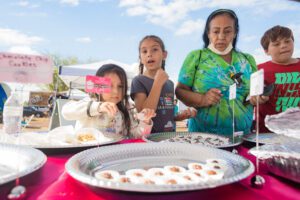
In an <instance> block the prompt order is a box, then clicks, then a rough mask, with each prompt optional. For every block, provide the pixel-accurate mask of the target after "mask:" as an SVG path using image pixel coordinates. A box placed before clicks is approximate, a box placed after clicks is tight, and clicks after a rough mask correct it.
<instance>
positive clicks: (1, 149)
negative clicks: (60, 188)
mask: <svg viewBox="0 0 300 200" xmlns="http://www.w3.org/2000/svg"><path fill="white" fill-rule="evenodd" d="M46 161H47V157H46V155H45V154H43V153H42V152H41V151H39V150H37V149H33V148H30V147H24V146H17V145H12V144H1V143H0V185H2V184H4V183H8V182H10V181H12V180H14V179H16V178H18V177H23V176H25V175H27V174H30V173H32V172H34V171H36V170H38V169H39V168H41V167H42V166H43V165H44V164H45V162H46Z"/></svg>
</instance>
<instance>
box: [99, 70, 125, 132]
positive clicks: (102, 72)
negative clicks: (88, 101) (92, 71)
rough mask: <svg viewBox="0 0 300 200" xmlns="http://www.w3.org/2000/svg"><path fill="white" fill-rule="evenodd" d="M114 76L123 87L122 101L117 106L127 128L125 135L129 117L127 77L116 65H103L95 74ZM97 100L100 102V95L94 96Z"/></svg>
mask: <svg viewBox="0 0 300 200" xmlns="http://www.w3.org/2000/svg"><path fill="white" fill-rule="evenodd" d="M111 73H113V74H116V75H117V76H118V77H119V79H120V80H121V84H122V86H123V90H122V97H123V98H122V100H121V101H120V102H119V103H118V104H117V107H118V109H119V110H120V111H121V112H122V113H123V115H124V122H125V126H126V128H127V134H129V133H130V132H129V131H130V125H131V124H130V117H129V113H128V108H129V103H128V95H127V90H128V82H127V76H126V72H125V71H124V69H123V68H122V67H120V66H118V65H115V64H105V65H102V66H101V67H100V68H99V69H98V71H97V72H96V76H100V77H104V76H105V75H106V74H111ZM95 95H96V98H97V99H100V100H102V97H101V95H98V94H95Z"/></svg>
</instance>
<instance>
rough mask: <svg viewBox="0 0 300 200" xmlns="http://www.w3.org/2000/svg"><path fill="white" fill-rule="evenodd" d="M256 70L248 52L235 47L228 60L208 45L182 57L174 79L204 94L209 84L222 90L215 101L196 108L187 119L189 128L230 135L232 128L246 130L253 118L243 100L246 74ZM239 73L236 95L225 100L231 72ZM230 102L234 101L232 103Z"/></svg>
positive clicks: (249, 107) (248, 79) (246, 81)
mask: <svg viewBox="0 0 300 200" xmlns="http://www.w3.org/2000/svg"><path fill="white" fill-rule="evenodd" d="M256 70H257V67H256V64H255V60H254V58H253V57H252V56H250V55H248V54H244V53H240V52H237V51H233V53H232V61H231V63H230V64H228V63H227V62H226V61H225V60H224V59H223V58H222V57H221V56H219V55H217V54H215V53H213V52H212V51H210V50H209V49H203V50H195V51H192V52H191V53H189V55H188V56H187V57H186V59H185V61H184V63H183V66H182V68H181V70H180V73H179V78H178V81H179V82H180V83H182V84H184V85H186V86H189V87H190V88H192V90H193V91H194V92H198V93H201V94H205V93H206V92H207V91H208V90H210V89H211V88H217V89H219V90H221V91H222V94H223V96H222V98H221V101H220V103H219V104H217V105H214V106H210V107H202V108H198V114H197V116H196V117H195V118H192V119H190V121H189V131H200V132H210V133H217V134H222V135H227V136H231V135H232V133H233V129H232V127H233V110H232V109H233V105H234V131H235V132H237V131H243V132H244V133H246V134H247V133H249V132H250V128H251V124H252V120H253V107H252V106H251V105H250V104H249V103H246V98H247V96H248V94H249V88H250V87H249V86H250V75H251V73H253V72H255V71H256ZM238 73H242V76H241V81H240V82H241V84H240V85H239V86H237V90H236V99H235V100H231V101H229V87H230V85H232V84H233V83H234V81H233V79H231V77H232V75H234V74H238ZM233 102H234V103H233Z"/></svg>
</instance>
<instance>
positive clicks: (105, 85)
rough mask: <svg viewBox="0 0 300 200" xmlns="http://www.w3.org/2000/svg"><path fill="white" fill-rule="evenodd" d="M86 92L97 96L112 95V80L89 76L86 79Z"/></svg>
mask: <svg viewBox="0 0 300 200" xmlns="http://www.w3.org/2000/svg"><path fill="white" fill-rule="evenodd" d="M85 91H86V92H89V93H97V94H101V93H110V91H111V80H110V78H106V77H99V76H90V75H88V76H86V78H85Z"/></svg>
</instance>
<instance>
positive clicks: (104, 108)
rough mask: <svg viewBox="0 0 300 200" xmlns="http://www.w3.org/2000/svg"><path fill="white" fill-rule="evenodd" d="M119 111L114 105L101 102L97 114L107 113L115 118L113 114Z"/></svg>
mask: <svg viewBox="0 0 300 200" xmlns="http://www.w3.org/2000/svg"><path fill="white" fill-rule="evenodd" d="M118 111H119V109H118V107H117V105H116V104H115V103H111V102H103V103H101V104H100V106H99V108H98V112H99V113H101V112H103V113H104V112H106V113H108V114H109V115H110V116H115V114H116V113H117V112H118Z"/></svg>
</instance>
